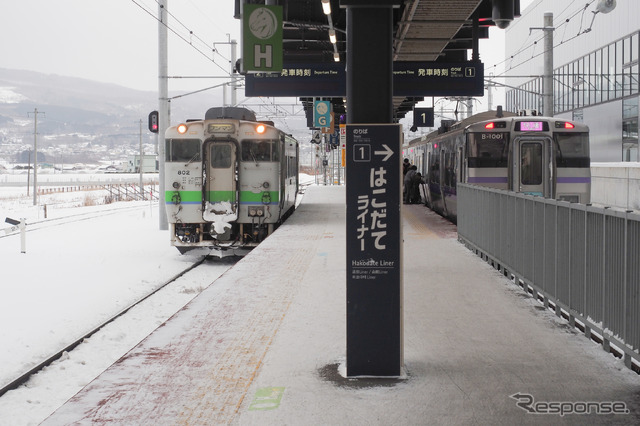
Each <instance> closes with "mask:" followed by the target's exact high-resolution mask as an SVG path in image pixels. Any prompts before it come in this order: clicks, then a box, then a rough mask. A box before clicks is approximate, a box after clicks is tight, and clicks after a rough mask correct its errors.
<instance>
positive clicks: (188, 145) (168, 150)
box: [165, 139, 201, 163]
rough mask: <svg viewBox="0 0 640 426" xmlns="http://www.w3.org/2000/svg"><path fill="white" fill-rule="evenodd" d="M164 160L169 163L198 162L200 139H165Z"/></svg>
mask: <svg viewBox="0 0 640 426" xmlns="http://www.w3.org/2000/svg"><path fill="white" fill-rule="evenodd" d="M165 160H166V161H167V162H171V163H183V162H185V163H186V162H193V161H201V160H200V139H167V140H166V146H165Z"/></svg>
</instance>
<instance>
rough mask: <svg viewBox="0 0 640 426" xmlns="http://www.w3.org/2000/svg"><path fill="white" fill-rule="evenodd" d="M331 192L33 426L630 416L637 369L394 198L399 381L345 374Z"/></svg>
mask: <svg viewBox="0 0 640 426" xmlns="http://www.w3.org/2000/svg"><path fill="white" fill-rule="evenodd" d="M344 203H345V190H344V187H331V186H330V187H318V186H312V187H310V188H309V189H307V192H306V194H305V196H304V199H303V202H302V204H301V205H300V206H299V208H298V210H297V211H296V213H295V214H294V215H293V216H292V217H291V218H289V220H288V221H287V222H286V223H285V224H284V225H283V226H281V227H280V228H279V229H278V230H277V232H275V233H274V234H273V235H272V236H270V237H269V238H267V239H266V240H265V241H264V242H263V243H262V244H261V245H260V246H259V247H258V248H256V249H255V250H253V251H252V252H251V253H250V254H249V255H247V256H246V257H245V258H244V259H242V260H241V261H240V262H238V263H237V264H236V265H235V266H234V267H233V268H232V269H230V270H229V271H227V272H226V273H225V274H224V275H222V276H221V277H220V278H218V279H217V280H216V281H214V282H213V283H212V284H211V285H210V286H209V287H208V288H206V289H205V290H204V291H203V292H202V293H201V294H200V295H199V296H198V297H196V298H195V299H194V300H193V301H192V302H191V303H190V304H188V305H187V306H186V307H185V308H184V309H183V310H181V311H180V312H178V313H177V314H176V315H174V316H173V317H172V318H171V319H170V320H168V321H167V322H166V323H165V324H163V325H162V326H160V327H159V328H158V329H157V330H155V331H154V332H153V333H152V334H150V335H149V336H148V337H147V338H146V339H145V340H143V341H142V342H141V343H140V344H139V345H138V346H137V347H135V348H134V349H133V350H131V351H130V352H129V353H128V354H126V355H125V356H124V357H123V358H121V359H120V360H119V361H118V362H116V363H115V364H113V365H112V366H111V367H110V368H108V369H107V370H106V371H104V372H103V373H102V374H101V375H100V376H99V377H97V378H96V379H95V380H94V381H93V382H91V383H90V384H89V385H88V386H86V387H85V388H84V389H83V390H82V391H80V392H79V393H78V394H77V395H76V396H74V397H73V398H72V399H70V400H69V401H68V402H67V403H66V404H65V405H63V406H62V407H60V408H59V409H58V410H57V411H56V412H55V413H53V414H52V415H51V416H50V417H49V418H48V419H47V420H45V422H44V423H43V424H44V425H68V424H122V425H125V424H126V425H147V424H149V425H151V424H153V425H177V424H184V425H217V424H240V425H258V424H259V425H276V424H288V425H311V424H314V425H315V424H318V425H319V424H323V425H424V424H478V425H484V424H487V425H488V424H491V425H493V424H640V376H638V375H637V374H636V373H634V372H633V371H631V370H629V369H627V368H626V367H625V366H624V364H623V363H622V361H619V360H616V359H615V358H613V356H611V355H608V354H606V353H604V351H602V350H601V349H600V348H599V347H598V346H597V345H596V344H595V343H593V342H590V341H588V340H587V339H586V338H585V337H583V335H582V334H581V333H579V332H577V331H575V330H572V329H571V328H570V327H569V326H568V324H566V323H565V322H564V321H563V320H560V319H558V318H557V317H556V316H555V315H554V314H553V313H551V312H548V311H547V310H545V308H544V307H543V306H541V305H539V304H538V303H537V302H535V301H533V300H532V299H531V298H529V297H528V296H527V295H525V294H524V293H523V292H522V291H521V290H520V289H519V288H518V287H517V286H515V285H514V284H512V283H511V282H510V281H509V280H507V278H505V277H504V276H503V275H501V274H500V273H499V272H497V271H496V270H494V269H493V268H492V267H491V266H489V265H488V264H487V263H485V262H484V261H482V260H481V259H480V258H478V257H476V256H475V255H474V254H473V253H471V252H470V251H468V250H467V249H466V248H465V247H464V246H463V245H462V244H460V243H458V241H457V239H456V231H455V227H454V226H453V225H451V224H449V223H448V222H446V221H444V219H442V218H441V217H439V216H437V215H435V214H433V213H431V212H430V211H428V210H427V209H425V208H424V206H420V205H405V206H403V238H404V246H403V257H404V267H403V274H404V284H403V288H404V346H403V347H404V364H405V374H404V376H402V377H400V378H392V379H389V378H386V379H378V378H359V379H351V378H345V377H343V375H342V374H341V373H342V372H343V370H344V362H345V351H346V294H345V293H346V291H345V271H346V265H345V261H346V255H345V207H344Z"/></svg>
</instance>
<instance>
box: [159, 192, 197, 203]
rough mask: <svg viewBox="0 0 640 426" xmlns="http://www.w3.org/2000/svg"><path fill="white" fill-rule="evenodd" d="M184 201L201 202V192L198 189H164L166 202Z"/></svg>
mask: <svg viewBox="0 0 640 426" xmlns="http://www.w3.org/2000/svg"><path fill="white" fill-rule="evenodd" d="M178 200H179V201H182V202H185V203H195V202H198V203H199V202H202V192H200V191H165V193H164V201H166V202H167V203H176V202H177V201H178Z"/></svg>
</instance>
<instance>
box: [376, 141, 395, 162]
mask: <svg viewBox="0 0 640 426" xmlns="http://www.w3.org/2000/svg"><path fill="white" fill-rule="evenodd" d="M382 146H383V147H384V151H373V153H374V154H375V155H384V156H385V157H384V158H383V159H382V161H387V160H388V159H389V158H390V157H391V156H392V155H393V150H392V149H391V148H389V147H388V146H387V144H384V143H383V144H382Z"/></svg>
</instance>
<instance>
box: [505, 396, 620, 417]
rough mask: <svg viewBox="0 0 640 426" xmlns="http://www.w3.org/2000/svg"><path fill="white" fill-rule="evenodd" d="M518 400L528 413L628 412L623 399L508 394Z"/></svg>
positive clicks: (583, 413)
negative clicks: (553, 398)
mask: <svg viewBox="0 0 640 426" xmlns="http://www.w3.org/2000/svg"><path fill="white" fill-rule="evenodd" d="M509 397H510V398H513V399H515V400H516V401H518V402H517V403H516V405H517V406H518V407H520V408H521V409H522V410H524V411H526V412H527V413H529V414H553V415H559V416H561V417H562V416H566V415H571V414H577V415H585V414H587V415H589V414H602V415H605V414H629V413H630V411H629V409H628V408H627V403H626V402H624V401H599V402H598V401H575V402H573V401H536V400H535V399H534V398H533V396H532V395H529V394H526V393H520V392H518V393H516V394H513V395H510V396H509Z"/></svg>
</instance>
